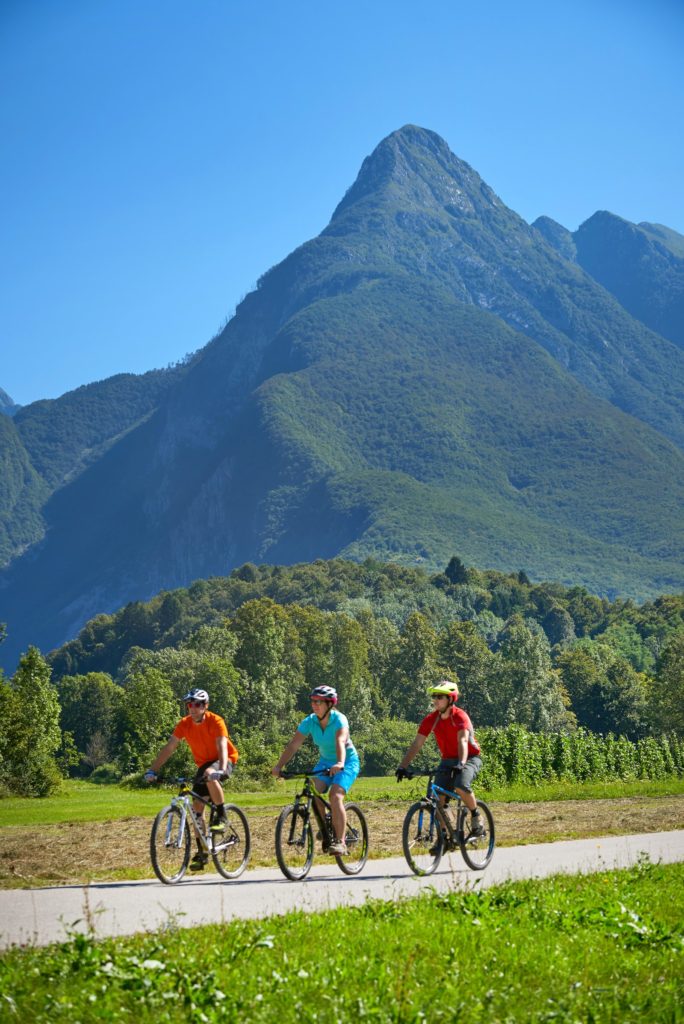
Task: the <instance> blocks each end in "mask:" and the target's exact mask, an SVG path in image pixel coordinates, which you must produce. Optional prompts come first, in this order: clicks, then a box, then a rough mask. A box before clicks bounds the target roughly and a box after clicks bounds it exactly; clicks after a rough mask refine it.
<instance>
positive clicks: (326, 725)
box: [272, 686, 360, 854]
mask: <svg viewBox="0 0 684 1024" xmlns="http://www.w3.org/2000/svg"><path fill="white" fill-rule="evenodd" d="M336 704H337V691H336V690H335V689H334V688H333V687H332V686H316V687H314V689H313V690H312V692H311V707H312V709H313V712H312V714H310V715H307V717H306V718H305V719H304V721H303V722H300V723H299V726H298V727H297V732H296V733H295V734H294V736H293V737H292V739H291V740H290V742H289V743H288V744H287V746H286V747H285V749H284V750H283V752H282V754H281V755H280V757H279V758H278V763H277V764H276V765H275V767H274V768H273V769H272V774H273V775H275V777H276V778H280V773H281V771H282V770H283V768H284V767H285V765H286V764H287V762H288V761H289V760H290V759H291V758H293V757H294V755H295V754H296V752H297V751H298V750H299V748H300V747H301V745H302V743H303V742H304V740H305V739H306V737H307V736H311V738H312V740H313V741H314V743H315V744H316V746H317V747H318V751H319V760H318V764H317V765H316V767H315V768H314V772H316V773H320V774H317V776H316V778H315V779H314V785H315V787H316V789H317V790H318V792H319V793H325V792H326V791H327V790H328V789H329V790H330V809H331V811H332V820H333V829H334V831H335V842H334V843H331V844H330V847H329V852H330V853H332V854H345V853H346V852H347V846H346V843H345V841H344V837H345V835H346V831H347V812H346V810H345V807H344V798H345V795H346V794H347V792H348V791H349V789H350V787H351V785H352V783H353V782H354V780H355V778H356V776H357V775H358V774H359V769H360V764H359V755H358V754H357V753H356V748H355V747H354V744H353V743H352V741H351V740H350V739H349V722H348V721H347V718H346V716H345V715H343V714H342V713H341V712H340V711H338V710H337V708H336V707H335V705H336ZM325 772H327V777H325V776H324V777H321V774H323V773H325Z"/></svg>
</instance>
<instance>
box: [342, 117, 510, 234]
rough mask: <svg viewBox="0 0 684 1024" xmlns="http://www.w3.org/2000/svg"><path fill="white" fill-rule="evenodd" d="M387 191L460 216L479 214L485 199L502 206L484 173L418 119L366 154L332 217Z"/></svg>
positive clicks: (413, 203)
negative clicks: (355, 176)
mask: <svg viewBox="0 0 684 1024" xmlns="http://www.w3.org/2000/svg"><path fill="white" fill-rule="evenodd" d="M381 195H384V196H385V197H391V198H392V199H394V201H395V202H403V203H408V205H410V206H416V205H418V206H425V205H428V206H434V205H438V206H441V207H443V208H445V209H446V210H447V211H448V212H450V213H452V214H460V215H463V214H466V215H468V214H470V215H473V214H475V213H476V211H477V210H478V209H479V208H480V207H481V206H482V204H483V203H484V204H486V205H488V206H500V205H501V202H500V200H499V199H498V198H497V196H496V195H495V193H494V192H493V191H492V189H490V188H489V186H488V185H486V184H485V182H484V181H483V180H482V178H481V177H480V176H479V174H478V173H477V172H476V171H474V170H473V168H472V167H470V165H469V164H467V163H465V161H463V160H460V159H459V158H458V157H457V156H455V155H454V154H453V153H452V152H451V150H450V149H449V146H448V145H447V143H446V142H445V141H444V139H443V138H442V137H441V136H440V135H437V133H436V132H432V131H429V130H428V129H427V128H421V127H419V126H418V125H414V124H407V125H404V127H403V128H399V129H398V130H397V131H395V132H392V134H391V135H388V136H387V137H386V138H385V139H383V140H382V142H380V143H379V144H378V145H377V146H376V147H375V149H374V150H373V152H372V153H371V154H370V156H368V157H366V159H365V160H364V161H363V164H362V165H361V170H360V171H359V174H358V177H357V179H356V181H355V182H354V184H353V185H352V186H351V188H350V189H349V190H348V191H347V193H346V195H345V196H344V198H343V199H342V201H341V202H340V203H339V205H338V207H337V209H336V210H335V212H334V214H333V217H332V220H333V221H334V220H335V219H336V218H338V217H339V216H340V215H341V214H343V213H345V212H346V211H347V210H348V209H350V208H351V207H352V206H355V205H356V204H358V203H360V202H363V201H364V200H371V199H372V198H373V197H379V196H381Z"/></svg>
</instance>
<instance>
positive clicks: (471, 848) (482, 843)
mask: <svg viewBox="0 0 684 1024" xmlns="http://www.w3.org/2000/svg"><path fill="white" fill-rule="evenodd" d="M477 806H478V808H479V811H480V815H481V816H482V818H483V819H484V827H485V834H484V835H483V836H468V835H467V834H464V835H463V838H462V839H460V840H459V844H458V845H459V846H460V848H461V853H462V855H463V860H464V861H465V862H466V864H467V865H468V867H469V868H472V869H473V871H484V869H485V868H486V867H487V865H488V864H489V862H490V860H491V859H492V857H493V855H494V847H495V845H496V832H495V829H494V818H493V817H492V812H491V811H490V809H489V807H487V804H485V803H483V801H482V800H478V801H477Z"/></svg>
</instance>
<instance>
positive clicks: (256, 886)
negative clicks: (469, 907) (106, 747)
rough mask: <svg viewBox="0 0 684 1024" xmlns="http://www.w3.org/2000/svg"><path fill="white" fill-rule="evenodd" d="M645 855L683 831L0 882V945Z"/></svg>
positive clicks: (402, 893)
mask: <svg viewBox="0 0 684 1024" xmlns="http://www.w3.org/2000/svg"><path fill="white" fill-rule="evenodd" d="M644 855H646V856H648V857H649V858H650V860H652V861H662V862H663V863H670V862H673V861H684V831H678V832H653V833H645V834H642V835H632V836H610V837H608V838H605V839H578V840H573V841H565V842H558V843H540V844H536V845H530V846H513V847H510V846H509V847H504V848H503V849H497V850H496V851H495V853H494V858H493V860H492V862H491V864H490V865H489V867H488V868H487V869H486V870H485V871H484V872H475V871H471V870H470V869H469V868H468V867H466V865H465V863H464V861H463V859H462V857H461V856H460V854H458V853H453V854H449V855H448V856H445V857H444V858H443V860H442V862H441V864H440V867H439V870H438V871H437V872H436V873H435V874H434V875H431V876H430V877H428V878H416V877H415V876H414V875H412V874H411V872H410V871H409V868H408V866H407V864H406V861H405V860H404V859H403V857H392V858H388V859H384V860H370V861H368V863H367V864H366V867H365V868H364V870H363V871H362V872H361V874H360V875H357V876H355V877H348V876H346V875H343V874H342V872H341V871H340V870H339V868H338V867H337V865H336V864H335V862H334V861H332V860H327V859H324V858H323V857H322V855H319V856H318V863H314V866H313V868H312V869H311V873H310V875H309V876H308V878H307V879H306V880H305V881H304V882H289V881H287V880H286V879H285V878H283V876H282V874H281V873H280V871H279V870H278V869H277V868H257V869H256V870H253V871H246V872H245V874H244V875H242V877H241V878H238V879H236V880H235V881H232V882H228V881H225V880H224V879H222V878H221V877H220V876H219V875H217V874H215V873H214V872H213V871H211V872H208V873H207V874H206V875H202V876H197V875H188V876H186V879H184V880H183V881H182V882H181V883H180V884H178V885H162V884H161V883H160V882H158V881H157V880H156V879H155V880H154V881H152V880H145V881H140V882H101V883H95V884H92V885H86V886H55V887H52V888H47V889H12V890H4V891H1V892H0V948H7V947H8V946H10V945H14V944H24V943H28V944H36V945H44V944H46V943H49V942H56V941H60V940H62V939H64V938H65V937H66V935H67V934H68V932H69V930H71V931H79V932H85V931H87V930H88V927H89V923H90V926H91V927H92V928H93V930H94V934H95V935H96V936H97V937H104V936H107V935H130V934H132V933H134V932H139V931H154V930H157V929H163V928H168V927H190V926H191V925H200V924H211V923H214V922H221V921H230V920H232V919H235V918H258V917H265V916H267V915H269V914H285V913H287V912H288V911H290V910H305V911H316V910H326V909H329V908H331V907H338V906H354V905H358V904H361V903H363V902H365V900H367V899H371V898H373V899H383V900H394V899H398V898H400V897H406V896H414V895H416V894H417V893H419V892H420V891H421V890H422V889H428V888H434V889H437V890H439V891H443V890H448V889H451V888H458V889H466V888H469V887H472V886H473V885H483V886H490V885H496V884H498V883H501V882H505V881H507V880H509V879H519V878H543V877H545V876H548V875H552V874H558V873H563V874H574V873H577V872H591V871H602V870H605V869H609V868H616V867H629V866H630V865H631V864H634V863H636V861H637V860H638V859H639V858H640V857H643V856H644Z"/></svg>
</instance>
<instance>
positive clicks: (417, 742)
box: [399, 732, 427, 768]
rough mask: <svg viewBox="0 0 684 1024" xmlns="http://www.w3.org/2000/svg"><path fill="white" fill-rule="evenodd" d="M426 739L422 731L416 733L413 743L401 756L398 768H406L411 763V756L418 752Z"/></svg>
mask: <svg viewBox="0 0 684 1024" xmlns="http://www.w3.org/2000/svg"><path fill="white" fill-rule="evenodd" d="M426 739H427V736H423V734H422V733H420V732H419V733H417V734H416V738H415V739H414V741H413V743H412V744H411V746H410V747H409V748H408V750H407V751H406V753H405V754H404V756H403V757H402V759H401V761H400V762H399V767H400V768H408V766H409V765H410V764H411V761H412V760H413V758H414V757H415V756H416V754H417V753H418V751H419V750H420V748H421V747H422V746H423V744H424V743H425V740H426Z"/></svg>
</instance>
